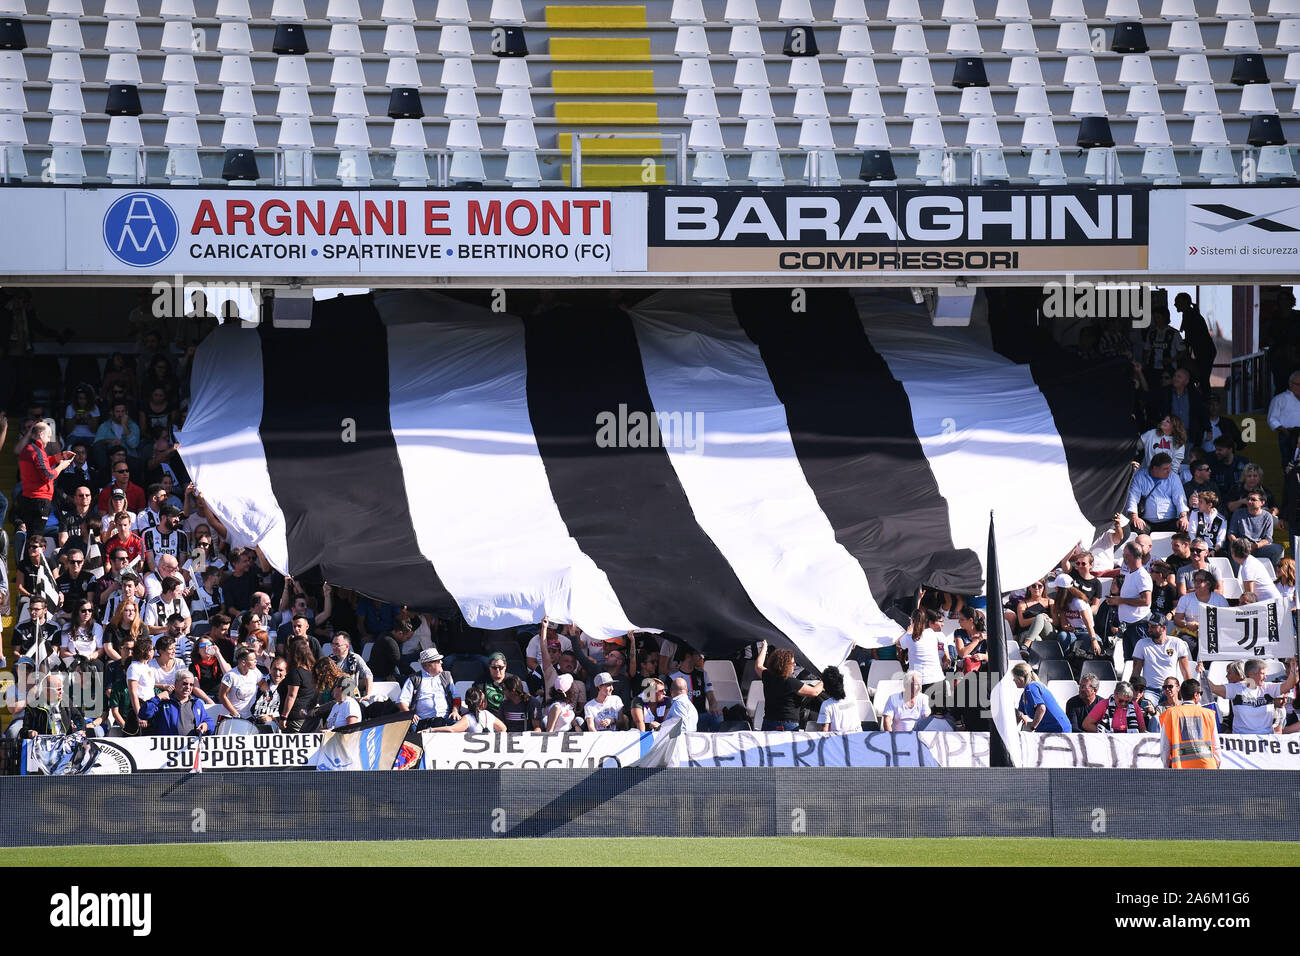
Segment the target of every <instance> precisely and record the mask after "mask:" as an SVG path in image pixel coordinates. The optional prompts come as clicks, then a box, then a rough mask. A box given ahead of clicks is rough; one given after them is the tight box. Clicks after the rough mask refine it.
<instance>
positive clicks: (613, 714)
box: [584, 671, 623, 732]
mask: <svg viewBox="0 0 1300 956" xmlns="http://www.w3.org/2000/svg"><path fill="white" fill-rule="evenodd" d="M595 684H596V696H595V697H593V698H592V699H591V700H589V701H587V706H586V707H585V708H584V715H585V716H586V718H587V729H588V730H590V731H593V732H595V731H597V730H617V729H618V715H619V714H620V713H621V712H622V710H623V701H622V700H621V699H620V698H619V697H618V695H617V694H615V693H614V678H613V677H611V676H610V674H609V672H608V671H601V672H600V673H599V674H597V675H596V680H595Z"/></svg>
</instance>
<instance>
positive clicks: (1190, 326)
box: [1174, 292, 1218, 395]
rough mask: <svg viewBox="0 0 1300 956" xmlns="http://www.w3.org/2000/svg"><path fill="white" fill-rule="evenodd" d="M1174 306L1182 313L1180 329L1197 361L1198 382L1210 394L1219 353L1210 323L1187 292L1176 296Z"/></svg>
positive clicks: (1193, 359) (1204, 392)
mask: <svg viewBox="0 0 1300 956" xmlns="http://www.w3.org/2000/svg"><path fill="white" fill-rule="evenodd" d="M1174 308H1175V309H1176V310H1178V312H1179V313H1180V314H1181V315H1182V320H1181V321H1180V322H1179V323H1178V324H1179V326H1180V327H1181V328H1180V331H1182V333H1183V340H1184V341H1185V342H1186V343H1187V351H1188V352H1189V353H1190V354H1191V356H1192V361H1193V362H1195V363H1196V373H1197V374H1196V384H1197V386H1198V387H1199V388H1200V390H1201V392H1202V393H1203V394H1205V395H1209V394H1210V374H1211V373H1212V372H1213V371H1214V359H1215V357H1216V355H1217V353H1218V348H1217V346H1215V344H1214V336H1213V335H1211V334H1210V324H1209V323H1208V322H1206V321H1205V316H1203V315H1201V310H1200V309H1199V308H1197V306H1196V305H1195V304H1194V303H1193V302H1192V297H1191V296H1190V295H1188V294H1187V293H1186V292H1180V293H1178V294H1177V295H1176V296H1174Z"/></svg>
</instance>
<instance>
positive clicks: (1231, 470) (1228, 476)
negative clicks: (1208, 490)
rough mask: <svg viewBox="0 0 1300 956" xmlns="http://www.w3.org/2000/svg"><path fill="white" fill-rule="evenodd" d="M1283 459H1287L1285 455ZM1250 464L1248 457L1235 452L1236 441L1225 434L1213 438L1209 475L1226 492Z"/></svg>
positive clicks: (1239, 480) (1233, 486)
mask: <svg viewBox="0 0 1300 956" xmlns="http://www.w3.org/2000/svg"><path fill="white" fill-rule="evenodd" d="M1282 460H1283V461H1287V460H1289V459H1288V458H1287V457H1284V458H1283V459H1282ZM1249 464H1250V459H1249V458H1243V457H1242V456H1241V455H1238V454H1237V442H1236V441H1235V440H1234V439H1233V438H1231V437H1230V436H1228V435H1227V434H1223V435H1220V436H1219V437H1218V438H1216V439H1214V457H1212V458H1211V459H1210V477H1211V478H1213V479H1214V483H1215V484H1216V485H1218V487H1219V488H1220V489H1221V490H1223V491H1224V492H1226V491H1227V490H1228V489H1229V488H1235V487H1236V486H1237V485H1238V484H1239V483H1240V482H1241V475H1242V472H1244V471H1245V470H1246V466H1247V465H1249Z"/></svg>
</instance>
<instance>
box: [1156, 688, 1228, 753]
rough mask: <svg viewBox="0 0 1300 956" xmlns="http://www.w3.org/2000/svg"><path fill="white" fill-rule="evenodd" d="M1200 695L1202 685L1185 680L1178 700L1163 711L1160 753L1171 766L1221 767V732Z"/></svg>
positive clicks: (1179, 690)
mask: <svg viewBox="0 0 1300 956" xmlns="http://www.w3.org/2000/svg"><path fill="white" fill-rule="evenodd" d="M1200 695H1201V685H1200V684H1199V683H1198V682H1196V681H1194V680H1185V681H1183V683H1182V684H1181V685H1180V686H1179V688H1178V703H1177V704H1176V705H1175V706H1172V707H1169V708H1167V709H1166V710H1164V711H1163V712H1162V713H1161V714H1160V717H1159V720H1160V756H1161V759H1162V760H1163V761H1164V765H1165V766H1166V767H1168V768H1170V769H1171V770H1217V769H1219V732H1218V729H1217V728H1216V727H1215V721H1214V713H1213V711H1211V710H1209V709H1207V708H1205V707H1202V706H1201V705H1200V703H1199V702H1198V701H1199V698H1200Z"/></svg>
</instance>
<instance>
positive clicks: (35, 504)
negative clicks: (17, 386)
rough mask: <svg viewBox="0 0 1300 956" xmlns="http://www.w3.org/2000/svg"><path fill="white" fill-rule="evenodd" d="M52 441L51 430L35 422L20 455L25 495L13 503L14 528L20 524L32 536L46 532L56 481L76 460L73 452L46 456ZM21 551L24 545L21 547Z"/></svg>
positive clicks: (19, 461)
mask: <svg viewBox="0 0 1300 956" xmlns="http://www.w3.org/2000/svg"><path fill="white" fill-rule="evenodd" d="M49 437H50V426H48V425H46V424H45V423H44V422H35V423H34V424H33V425H32V427H31V428H29V429H28V430H27V438H26V442H25V443H24V444H23V446H22V448H21V450H20V451H19V452H18V477H19V478H20V479H21V481H22V485H23V493H22V494H21V495H19V496H18V500H17V501H16V502H15V503H14V527H15V528H17V527H18V526H19V525H20V524H21V525H22V526H23V529H24V530H26V531H29V532H30V533H31V534H34V535H39V534H43V533H44V532H45V525H46V523H47V522H48V521H49V518H50V504H51V502H52V501H53V500H54V479H55V478H57V477H59V475H61V474H62V473H63V471H64V470H65V469H66V468H67V467H68V466H69V465H70V464H72V459H74V458H76V457H77V456H76V455H75V454H74V453H73V452H70V451H65V452H63V453H62V454H59V455H47V454H46V453H45V443H46V442H47V441H48V440H49ZM19 546H20V548H21V546H22V543H21V542H20V543H19Z"/></svg>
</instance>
